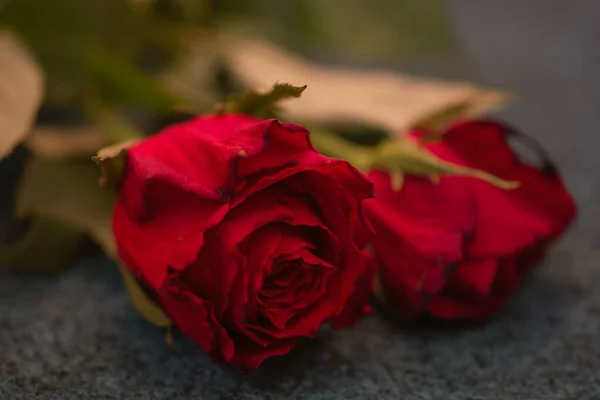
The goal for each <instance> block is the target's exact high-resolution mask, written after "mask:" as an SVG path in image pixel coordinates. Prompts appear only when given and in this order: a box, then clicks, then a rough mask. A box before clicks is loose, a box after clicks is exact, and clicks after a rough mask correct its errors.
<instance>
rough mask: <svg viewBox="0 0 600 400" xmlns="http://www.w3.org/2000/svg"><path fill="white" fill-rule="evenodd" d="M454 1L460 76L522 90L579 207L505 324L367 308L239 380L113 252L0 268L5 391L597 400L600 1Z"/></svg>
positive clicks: (528, 118) (12, 399) (510, 114)
mask: <svg viewBox="0 0 600 400" xmlns="http://www.w3.org/2000/svg"><path fill="white" fill-rule="evenodd" d="M447 3H448V12H449V15H450V16H451V18H452V21H453V23H454V26H455V31H456V34H457V40H458V42H460V43H461V44H462V45H463V46H464V48H463V52H464V61H465V63H464V65H465V67H464V68H463V69H462V70H461V71H459V72H456V77H464V78H470V79H475V80H476V81H479V82H482V83H488V84H490V83H491V84H495V85H498V86H501V87H507V88H509V89H511V90H514V91H516V92H518V93H519V94H520V96H521V103H520V104H519V105H518V106H516V107H514V108H513V109H511V110H510V111H507V112H505V113H504V114H503V116H504V117H506V119H508V120H509V121H510V122H512V123H513V124H515V125H518V126H520V127H522V128H523V130H525V131H527V132H529V133H530V134H531V135H533V136H535V137H536V138H538V139H539V141H540V142H542V143H543V144H544V145H545V146H546V147H547V148H548V149H549V151H550V153H551V154H552V155H553V156H554V158H555V159H556V161H557V162H558V163H559V165H560V166H561V167H562V168H563V171H564V176H565V178H566V180H567V183H568V185H569V187H570V188H571V190H572V191H573V193H574V194H575V196H576V198H577V201H578V203H579V206H580V209H581V214H580V219H579V221H578V223H577V224H576V226H574V228H573V230H572V231H571V232H570V234H569V235H568V236H567V237H566V238H565V239H564V240H563V241H562V242H561V243H560V244H559V246H557V248H555V250H554V251H553V252H552V253H551V254H550V256H549V258H548V260H547V262H546V263H545V264H544V265H542V266H541V268H540V269H539V270H538V271H537V272H536V273H535V274H534V276H532V277H531V278H530V279H529V280H528V281H527V282H525V284H524V285H523V290H522V291H521V292H520V293H519V295H518V296H516V297H515V298H514V299H513V301H512V302H511V303H510V304H509V305H508V307H507V308H506V309H505V310H504V311H503V312H502V313H501V315H499V316H498V318H496V319H495V320H494V321H492V322H491V323H490V324H488V325H487V326H484V327H481V328H477V329H471V330H452V331H449V330H445V331H411V330H408V329H402V328H400V327H397V326H394V325H393V324H391V323H389V322H388V321H387V320H386V319H384V318H380V316H377V315H375V316H372V317H370V318H368V319H366V320H365V321H363V322H362V323H360V324H359V325H358V326H357V327H355V328H354V329H350V330H346V331H342V332H328V331H325V332H322V333H321V334H320V335H319V336H318V338H317V339H316V340H314V341H308V342H306V343H302V344H301V345H300V346H298V348H297V349H296V350H295V351H294V352H292V353H291V354H290V355H288V356H286V357H283V358H281V359H277V360H273V361H271V362H268V363H267V364H266V365H265V366H264V367H263V368H261V370H260V371H259V372H258V373H257V374H255V375H253V376H251V377H249V378H246V377H242V376H240V375H237V374H236V373H234V372H232V371H229V370H227V369H224V368H222V367H219V366H215V365H214V364H212V363H211V362H210V361H209V360H208V359H207V357H206V356H205V355H204V354H202V352H201V351H200V350H199V349H198V348H196V347H195V346H194V345H193V344H191V343H189V342H188V341H186V340H185V339H184V338H181V337H179V336H178V337H177V338H176V347H177V349H178V353H176V354H172V353H170V352H169V351H168V349H167V348H166V347H165V345H164V340H163V335H162V333H161V332H160V331H159V330H158V329H155V328H153V327H151V326H149V325H148V324H146V323H145V322H143V321H142V320H141V319H140V318H139V317H137V315H136V314H135V313H134V311H133V310H132V309H131V307H130V306H129V304H128V302H127V299H126V297H125V294H124V292H123V287H122V284H121V282H120V279H119V276H118V273H117V272H116V269H115V268H114V266H113V265H112V264H111V263H109V262H108V261H105V260H87V261H83V262H80V263H79V264H77V265H75V266H74V267H73V268H71V269H70V270H69V271H68V272H67V273H66V274H64V275H61V276H58V277H40V276H33V275H29V276H23V275H14V274H9V273H8V272H7V271H5V270H0V399H1V400H16V399H34V400H38V399H52V400H58V399H61V400H62V399H68V400H72V399H143V400H151V399H152V400H162V399H169V400H170V399H296V398H297V399H315V400H316V399H355V398H357V399H359V398H364V399H387V398H390V399H396V398H398V399H443V400H451V399H600V340H599V339H600V290H599V289H598V288H597V284H598V283H599V278H600V276H599V275H598V273H597V271H598V268H599V267H600V214H598V213H597V208H596V207H597V205H598V204H600V179H599V178H598V173H599V172H600V156H598V154H597V153H598V152H599V151H600V135H599V132H598V131H599V130H600V90H599V89H600V78H599V75H598V71H597V66H598V65H600V46H599V45H598V40H597V38H598V37H600V35H599V34H598V33H600V28H598V26H599V25H598V24H597V21H596V19H597V18H598V16H600V2H597V1H595V0H589V1H584V0H581V1H563V0H528V1H523V0H503V1H481V0H452V1H448V2H447Z"/></svg>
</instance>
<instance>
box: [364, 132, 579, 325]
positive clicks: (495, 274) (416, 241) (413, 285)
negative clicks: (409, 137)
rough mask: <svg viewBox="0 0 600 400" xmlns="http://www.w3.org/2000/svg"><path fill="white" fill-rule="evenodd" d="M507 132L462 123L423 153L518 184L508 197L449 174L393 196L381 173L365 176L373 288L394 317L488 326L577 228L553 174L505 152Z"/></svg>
mask: <svg viewBox="0 0 600 400" xmlns="http://www.w3.org/2000/svg"><path fill="white" fill-rule="evenodd" d="M512 133H514V132H512V131H510V130H509V129H508V128H507V127H505V126H503V125H501V124H499V123H494V122H485V121H468V122H463V123H459V124H456V125H454V126H453V127H451V128H450V129H449V130H448V131H447V132H446V133H445V134H444V135H443V137H442V138H441V139H440V141H438V142H432V143H431V144H427V148H428V150H429V151H431V152H433V153H434V154H436V155H437V156H438V157H439V158H441V159H444V160H447V161H451V162H454V163H457V164H460V165H465V166H469V167H473V168H477V169H481V170H484V171H487V172H489V173H491V174H494V175H496V176H498V177H500V178H503V179H505V180H510V181H518V182H519V183H520V185H519V187H518V188H517V189H514V190H503V189H499V188H497V187H495V186H493V185H491V184H490V183H487V182H484V181H482V180H479V179H475V178H468V177H459V176H450V175H448V176H443V177H441V179H440V181H439V182H437V183H436V182H434V181H432V180H431V179H428V178H423V177H414V176H406V177H405V181H404V184H403V187H402V189H401V190H399V191H394V190H392V188H391V186H390V178H389V176H388V175H387V174H386V173H385V172H382V171H372V172H371V173H370V175H369V177H370V178H371V180H372V181H373V182H374V183H375V193H376V197H375V198H374V199H372V200H369V201H368V202H367V206H366V211H367V215H368V216H369V220H370V222H371V224H372V225H373V228H374V229H375V233H376V237H375V239H374V243H373V250H374V254H375V256H376V258H377V262H378V264H379V279H378V284H379V286H380V294H382V296H381V297H383V298H384V302H385V303H387V305H388V306H390V307H391V308H392V309H393V311H395V312H397V313H400V314H403V316H404V317H417V316H424V315H425V316H433V317H437V318H440V319H449V320H450V319H457V320H463V321H467V322H472V323H476V322H481V321H484V320H486V319H488V318H489V317H491V316H492V315H493V314H494V313H496V312H497V311H498V310H499V309H500V308H501V307H502V306H503V305H504V304H505V303H506V301H507V300H508V299H509V297H510V296H511V295H512V294H513V293H514V292H515V290H516V288H517V287H518V284H519V281H520V280H521V278H522V277H523V275H524V274H525V273H526V272H527V271H528V270H529V269H530V268H531V267H532V266H533V265H534V264H536V263H537V262H539V261H540V259H541V258H542V256H543V255H544V253H545V252H546V250H547V249H548V247H549V245H550V244H551V243H552V242H553V241H554V240H555V239H557V238H558V237H559V236H560V235H561V234H562V233H563V231H564V230H565V228H566V227H567V226H568V225H569V223H570V222H571V221H572V220H573V218H574V216H575V213H576V212H575V205H574V203H573V200H572V198H571V196H570V195H569V193H567V191H566V189H565V187H564V185H563V183H562V181H561V178H560V176H559V175H558V172H557V171H556V169H555V168H553V167H552V166H551V164H549V163H547V165H546V166H545V167H544V168H543V169H537V168H535V167H533V166H530V165H528V164H525V163H523V162H521V161H520V160H519V158H518V157H517V156H516V155H515V153H514V152H513V151H512V149H511V147H510V146H509V145H508V143H507V139H508V137H509V136H510V135H511V134H512ZM413 137H414V138H415V139H418V137H419V134H418V133H416V134H415V135H414V136H413Z"/></svg>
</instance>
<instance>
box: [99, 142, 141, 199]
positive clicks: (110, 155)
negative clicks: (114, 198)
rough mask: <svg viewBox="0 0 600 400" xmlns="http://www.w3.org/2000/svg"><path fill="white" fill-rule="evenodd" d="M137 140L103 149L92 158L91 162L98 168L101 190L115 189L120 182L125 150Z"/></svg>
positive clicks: (125, 155) (125, 156)
mask: <svg viewBox="0 0 600 400" xmlns="http://www.w3.org/2000/svg"><path fill="white" fill-rule="evenodd" d="M138 141H139V139H132V140H129V141H127V142H124V143H119V144H115V145H113V146H108V147H104V148H103V149H100V150H99V151H98V154H96V155H95V156H92V161H94V162H95V163H96V165H98V166H99V167H100V181H99V183H100V186H101V187H103V188H109V187H111V188H116V187H117V186H118V185H119V183H120V182H121V178H122V175H123V170H124V169H125V160H126V158H127V150H128V149H130V148H131V147H132V146H134V145H135V144H136V143H137V142H138Z"/></svg>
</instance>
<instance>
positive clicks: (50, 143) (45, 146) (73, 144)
mask: <svg viewBox="0 0 600 400" xmlns="http://www.w3.org/2000/svg"><path fill="white" fill-rule="evenodd" d="M25 144H26V145H27V147H28V148H29V149H30V150H31V151H32V152H33V153H34V154H35V155H37V156H39V157H43V158H46V159H68V158H76V157H87V156H90V155H92V154H95V153H96V152H97V151H98V149H100V148H102V147H104V146H106V145H107V144H108V143H107V138H106V137H105V136H104V135H102V134H101V133H100V132H99V131H98V130H97V129H95V128H93V127H90V126H82V127H76V128H73V127H58V126H37V127H35V128H34V129H33V131H32V132H31V134H30V135H29V138H28V139H27V141H26V142H25Z"/></svg>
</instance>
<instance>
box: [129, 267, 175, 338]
mask: <svg viewBox="0 0 600 400" xmlns="http://www.w3.org/2000/svg"><path fill="white" fill-rule="evenodd" d="M119 271H120V272H121V276H122V277H123V283H124V285H125V289H126V290H127V295H128V296H129V300H130V301H131V304H132V305H133V308H135V310H136V311H137V312H138V313H139V314H140V316H141V317H142V318H144V319H145V320H146V321H148V322H150V323H151V324H153V325H155V326H158V327H161V328H167V327H169V326H171V325H172V323H171V320H170V319H169V317H167V315H166V314H165V312H164V311H163V310H162V309H161V308H160V306H158V305H157V304H156V303H155V302H154V301H153V300H151V299H150V298H149V296H148V295H147V294H146V293H145V292H144V290H143V289H142V287H141V285H140V283H139V282H138V281H137V279H136V278H135V276H134V275H133V274H132V273H131V272H130V271H129V270H128V269H127V268H125V267H124V266H123V265H121V264H119Z"/></svg>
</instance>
